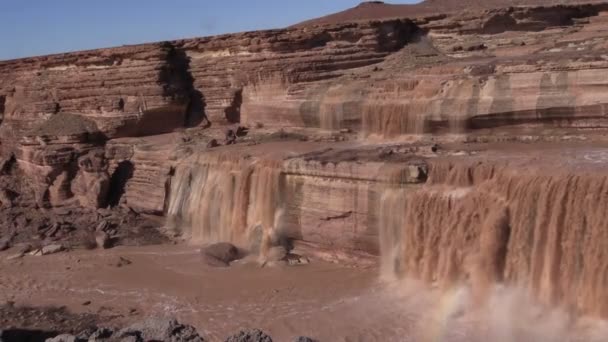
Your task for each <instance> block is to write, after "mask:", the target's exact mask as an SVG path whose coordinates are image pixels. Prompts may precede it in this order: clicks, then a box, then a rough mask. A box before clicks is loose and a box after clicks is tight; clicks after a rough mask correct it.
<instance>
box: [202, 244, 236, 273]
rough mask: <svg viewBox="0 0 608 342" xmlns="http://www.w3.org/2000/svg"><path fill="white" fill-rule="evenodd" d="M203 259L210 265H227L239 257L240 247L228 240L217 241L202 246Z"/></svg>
mask: <svg viewBox="0 0 608 342" xmlns="http://www.w3.org/2000/svg"><path fill="white" fill-rule="evenodd" d="M201 255H202V256H203V260H204V261H205V263H207V264H208V265H210V266H215V267H227V266H229V265H230V263H231V262H233V261H235V260H237V259H239V256H240V253H239V249H238V248H237V247H236V246H235V245H233V244H231V243H228V242H220V243H215V244H212V245H209V246H206V247H203V248H201Z"/></svg>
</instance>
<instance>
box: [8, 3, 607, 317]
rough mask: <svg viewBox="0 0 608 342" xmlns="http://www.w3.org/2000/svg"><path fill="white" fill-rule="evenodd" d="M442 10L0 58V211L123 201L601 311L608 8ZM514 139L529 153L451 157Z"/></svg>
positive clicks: (195, 226) (250, 242) (196, 223)
mask: <svg viewBox="0 0 608 342" xmlns="http://www.w3.org/2000/svg"><path fill="white" fill-rule="evenodd" d="M492 3H494V2H492ZM446 4H452V3H451V2H445V1H443V2H442V1H428V2H426V3H425V4H424V5H421V6H422V7H420V8H423V9H428V8H432V9H434V10H435V9H436V11H433V13H432V15H431V13H426V12H424V11H422V10H421V11H410V12H408V13H409V14H408V17H399V18H394V19H390V20H386V19H383V18H385V16H384V15H379V16H378V15H376V14H373V13H382V12H383V11H385V10H386V9H387V8H389V9H390V8H393V7H391V6H389V7H384V6H385V5H382V4H378V3H374V4H367V5H364V6H363V7H360V8H358V9H356V10H355V11H354V12H351V13H355V14H356V13H360V12H361V11H363V13H368V14H369V13H372V14H373V15H371V17H370V16H367V17H366V16H363V15H359V14H356V15H354V16H349V15H341V16H337V17H328V18H325V19H323V20H320V21H316V22H309V23H304V24H302V25H297V26H295V27H291V28H286V29H280V30H270V31H260V32H247V33H240V34H232V35H223V36H217V37H208V38H197V39H189V40H180V41H174V42H165V43H156V44H146V45H139V46H126V47H120V48H113V49H103V50H94V51H85V52H76V53H68V54H61V55H54V56H45V57H35V58H28V59H23V60H15V61H6V62H1V63H0V113H1V115H2V123H1V124H0V139H1V141H0V142H1V144H2V149H1V151H2V157H3V158H4V159H3V160H5V161H7V160H9V161H15V162H16V165H18V169H19V173H18V174H19V175H21V174H22V175H23V176H24V177H23V179H21V180H20V181H19V182H18V184H14V186H13V185H11V187H10V189H9V187H8V186H5V188H6V189H3V190H6V191H4V192H3V193H4V194H5V196H3V200H2V202H3V203H2V204H3V205H5V202H6V203H7V205H12V204H10V203H12V201H13V199H14V198H13V197H16V198H17V200H16V201H15V203H19V204H21V202H22V201H21V200H20V199H19V198H20V196H21V197H22V198H23V199H24V198H25V197H26V196H25V195H24V194H20V193H18V191H17V190H18V189H20V188H24V189H25V188H27V189H28V191H29V189H30V188H31V190H32V192H33V193H34V196H32V197H33V198H34V199H32V200H31V201H33V202H34V203H29V205H31V206H32V207H34V208H51V209H55V210H59V209H61V210H64V209H65V208H68V209H69V208H76V207H84V208H88V209H90V210H91V211H92V210H93V209H96V208H97V207H106V206H110V207H116V206H118V207H123V208H128V210H129V212H136V213H145V214H154V215H157V216H165V217H166V218H167V219H168V225H169V226H171V227H173V228H175V229H176V230H177V233H182V234H184V235H185V236H188V237H189V238H190V240H191V241H192V242H193V243H194V242H196V243H209V242H216V241H231V242H234V243H237V244H239V245H242V246H245V247H249V248H250V249H252V250H257V251H259V252H261V253H264V251H265V250H267V249H268V248H269V247H271V246H272V245H275V244H283V243H288V244H289V243H293V242H294V241H295V242H296V243H304V244H307V245H311V246H314V247H315V248H322V249H327V250H330V251H332V252H333V253H335V254H340V253H344V254H351V255H352V254H365V255H368V256H381V260H382V264H383V270H384V271H385V273H386V274H390V275H396V276H398V277H404V276H414V277H417V278H421V279H423V280H425V281H427V282H429V283H432V284H433V283H434V284H436V285H438V286H446V287H448V286H454V285H457V284H463V283H464V284H468V285H470V286H473V287H475V288H477V289H479V291H478V293H482V294H483V292H484V291H486V290H487V288H488V287H489V286H491V285H492V284H495V283H497V282H506V283H508V284H514V285H517V286H521V287H525V288H528V289H529V290H530V292H531V293H533V294H534V295H535V296H537V297H538V298H540V299H541V300H543V301H544V302H546V303H549V304H556V305H564V306H567V307H569V308H571V309H574V310H576V311H580V312H584V313H590V314H595V315H600V316H604V317H605V316H607V315H608V311H607V308H606V307H605V304H604V303H606V291H605V290H604V288H605V286H604V285H605V281H604V280H605V278H606V274H607V272H608V269H607V267H606V265H605V262H604V261H605V260H608V259H607V258H606V256H605V255H604V252H603V249H602V247H603V246H604V244H605V243H606V241H607V240H606V237H605V236H604V235H605V234H604V233H603V229H602V228H603V222H602V220H601V217H602V213H603V212H605V210H606V208H608V206H607V203H606V198H605V197H606V196H605V187H606V184H605V183H606V182H605V179H604V177H603V176H602V174H603V173H604V172H605V165H606V160H608V159H606V158H605V157H604V156H603V154H602V153H601V151H597V150H594V149H591V147H594V148H595V147H598V146H599V147H602V146H604V145H605V142H604V141H605V137H604V135H605V132H606V128H607V125H608V121H607V110H608V107H607V106H608V97H607V96H606V94H607V93H608V92H606V90H607V89H606V88H607V86H608V83H607V82H606V80H608V77H606V76H608V75H607V73H606V70H608V57H607V56H606V55H605V53H604V51H605V48H606V47H607V46H608V32H607V28H608V19H607V18H608V7H607V5H605V4H589V5H578V4H572V3H570V4H565V5H559V6H558V5H555V6H553V5H546V6H525V7H517V6H516V7H508V8H494V7H496V6H494V5H492V6H491V7H493V8H481V7H480V8H475V9H473V10H468V11H464V12H463V11H459V9H460V7H459V6H460V5H459V6H447V5H446ZM508 4H509V5H510V4H513V3H512V2H509V3H508ZM443 5H446V6H445V7H442V6H443ZM452 5H453V4H452ZM541 5H542V4H541ZM433 6H435V7H433ZM412 8H413V7H412ZM416 8H417V7H416ZM366 11H367V12H366ZM394 14H395V15H398V12H395V13H394ZM369 18H372V19H373V20H369ZM361 19H363V20H361ZM237 125H242V126H247V128H249V135H248V136H247V137H245V135H246V132H247V129H243V128H241V129H240V130H239V129H237V127H236V126H237ZM227 129H230V130H231V131H230V133H227V134H224V133H225V131H226V130H227ZM236 132H240V133H241V134H237V133H236ZM243 132H245V133H243ZM295 138H297V139H295ZM265 139H266V140H265ZM271 140H275V142H272V143H270V142H268V141H271ZM276 140H278V142H276ZM296 140H299V141H296ZM305 140H315V141H305ZM505 140H508V141H511V140H513V141H519V142H521V141H535V142H539V144H537V145H531V144H530V145H526V144H507V145H508V146H506V147H505V146H502V147H501V146H498V147H497V146H494V145H492V144H489V145H486V144H473V147H471V146H468V145H456V146H458V148H450V147H444V146H445V144H447V143H453V142H456V143H463V142H465V143H473V142H489V143H497V142H501V141H505ZM567 140H568V141H570V140H578V141H582V142H584V143H583V144H580V145H576V146H575V148H573V149H571V150H568V149H566V147H568V148H570V147H571V146H572V145H571V143H569V142H566V141H567ZM218 141H219V142H222V143H223V144H235V146H226V147H218V145H220V143H218ZM337 141H340V142H337ZM547 142H553V144H554V145H553V146H557V147H559V148H558V149H557V150H556V149H545V148H546V144H547ZM328 145H331V146H328ZM205 146H208V148H204V147H205ZM562 148H563V149H562ZM513 150H515V151H517V150H525V151H528V154H518V153H514V152H513ZM484 151H497V152H484ZM534 151H537V152H534ZM549 157H550V159H547V158H549ZM484 160H485V161H484ZM547 160H550V162H547ZM535 164H538V166H537V167H535V168H532V167H529V165H535ZM555 165H559V166H560V170H556V167H555ZM0 171H2V172H4V170H0ZM6 183H7V182H3V183H2V184H4V185H6ZM22 183H23V184H22ZM25 185H27V187H26V186H25ZM8 190H10V193H9V192H8ZM13 192H14V193H13ZM28 196H29V193H28ZM28 198H29V197H28ZM438 246H439V247H440V248H437V247H438ZM581 251H583V252H581Z"/></svg>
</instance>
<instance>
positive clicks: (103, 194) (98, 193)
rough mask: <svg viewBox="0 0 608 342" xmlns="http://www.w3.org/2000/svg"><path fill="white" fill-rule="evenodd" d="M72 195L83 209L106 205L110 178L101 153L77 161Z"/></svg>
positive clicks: (91, 153) (97, 152) (91, 154)
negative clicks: (76, 172)
mask: <svg viewBox="0 0 608 342" xmlns="http://www.w3.org/2000/svg"><path fill="white" fill-rule="evenodd" d="M71 190H72V193H73V194H74V196H76V198H77V199H78V202H79V203H80V205H81V206H83V207H85V208H102V207H105V206H106V205H107V201H108V192H109V190H110V177H109V176H108V166H107V163H106V160H105V156H104V153H103V151H95V152H90V153H88V154H87V155H85V156H83V157H81V158H80V159H79V160H78V174H77V175H76V177H75V178H74V180H73V182H72V187H71Z"/></svg>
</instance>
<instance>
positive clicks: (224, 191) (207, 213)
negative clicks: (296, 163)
mask: <svg viewBox="0 0 608 342" xmlns="http://www.w3.org/2000/svg"><path fill="white" fill-rule="evenodd" d="M280 181H281V169H280V165H279V164H278V163H274V162H270V161H264V162H261V161H258V160H255V159H252V158H238V157H236V158H232V157H228V156H225V155H222V154H211V153H206V154H198V155H194V156H192V157H190V158H188V159H186V160H185V161H183V162H182V163H180V165H178V166H177V168H176V170H175V175H174V177H173V180H172V183H171V194H170V200H169V206H168V213H167V216H168V219H169V222H170V225H172V226H173V227H174V228H175V229H177V230H179V231H180V232H182V233H183V234H184V235H185V236H186V237H187V238H189V240H190V241H192V242H194V243H214V242H232V243H235V244H238V245H240V246H242V247H246V248H250V249H253V250H258V249H259V248H260V247H261V246H263V245H267V244H268V243H269V241H270V240H272V239H274V238H275V236H276V228H277V222H276V221H277V218H278V217H280V215H279V213H280V203H281V202H280V191H279V185H280Z"/></svg>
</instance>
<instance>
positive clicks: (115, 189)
mask: <svg viewBox="0 0 608 342" xmlns="http://www.w3.org/2000/svg"><path fill="white" fill-rule="evenodd" d="M134 169H135V167H134V166H133V163H132V162H130V161H128V160H125V161H122V162H120V163H118V166H117V167H116V170H114V173H112V177H110V191H109V195H108V197H109V198H108V205H110V207H116V206H117V205H118V204H120V200H121V199H122V196H123V195H124V194H125V190H126V186H127V182H129V180H130V179H131V178H132V177H133V171H134Z"/></svg>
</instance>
